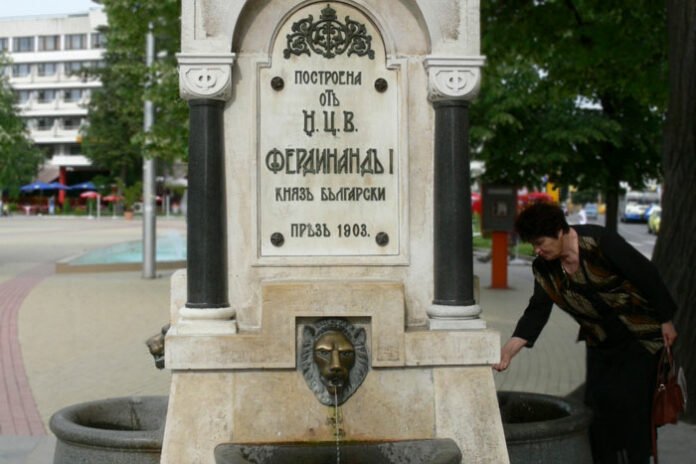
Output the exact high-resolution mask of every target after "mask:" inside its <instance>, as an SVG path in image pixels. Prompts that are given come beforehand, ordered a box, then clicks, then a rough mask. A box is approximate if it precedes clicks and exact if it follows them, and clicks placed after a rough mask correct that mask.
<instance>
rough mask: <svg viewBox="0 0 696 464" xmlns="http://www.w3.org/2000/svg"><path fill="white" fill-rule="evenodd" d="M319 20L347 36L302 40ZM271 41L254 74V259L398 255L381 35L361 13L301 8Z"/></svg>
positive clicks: (389, 81) (392, 75)
mask: <svg viewBox="0 0 696 464" xmlns="http://www.w3.org/2000/svg"><path fill="white" fill-rule="evenodd" d="M312 18H321V19H320V20H319V21H316V22H315V21H314V20H313V19H312ZM339 18H345V21H344V20H342V19H339ZM320 23H321V24H322V25H323V26H322V27H323V28H324V29H322V30H326V28H327V27H328V28H330V29H331V30H332V31H334V32H335V34H339V33H341V34H342V33H343V32H346V31H347V32H349V34H348V35H341V36H340V37H339V35H335V36H333V37H334V39H336V40H334V41H333V42H329V41H328V39H327V42H322V41H321V40H318V39H315V38H313V37H312V36H311V35H308V34H307V33H305V31H307V30H309V29H308V28H312V27H318V26H317V25H318V24H320ZM342 31H343V32H342ZM277 37H278V39H277V40H276V43H275V44H274V46H273V53H272V59H271V66H270V67H267V68H260V70H259V76H258V78H259V79H260V80H261V82H262V85H259V86H258V89H259V100H258V102H259V107H258V111H259V130H258V153H257V156H258V163H257V166H258V179H259V187H258V192H259V207H258V211H259V215H260V217H259V235H258V236H259V242H260V253H261V256H262V257H263V256H268V257H273V256H310V257H311V256H376V257H379V256H390V255H392V256H393V255H397V254H398V253H399V233H400V185H399V175H400V173H399V165H400V162H399V161H400V153H399V144H398V126H399V118H398V114H399V113H398V106H399V100H398V89H399V87H398V85H397V82H398V75H397V73H398V71H396V70H391V69H387V67H386V56H385V54H384V43H383V41H382V37H381V35H380V34H379V31H378V30H377V28H376V27H375V26H374V25H373V24H372V23H371V22H370V20H369V19H368V18H367V17H366V16H365V15H364V14H363V13H362V12H361V11H360V10H358V9H355V8H353V7H351V6H349V5H347V4H344V3H329V4H326V3H323V4H312V5H308V6H306V7H304V8H302V9H300V10H298V11H297V12H296V13H295V14H293V15H292V16H291V17H289V18H288V19H287V21H286V23H284V24H283V25H282V26H281V28H280V31H279V33H278V34H277ZM339 38H341V40H342V42H341V43H339V42H340V41H338V39H339ZM273 79H275V82H276V83H277V82H281V81H282V82H283V85H282V86H281V85H275V86H274V85H272V81H273ZM375 82H381V83H382V85H380V86H376V85H375ZM274 233H276V234H281V235H282V236H283V237H284V241H283V243H282V245H281V246H278V245H277V244H276V245H274V244H273V243H271V240H270V237H272V236H273V234H274ZM379 234H381V235H380V237H387V236H388V237H389V239H388V240H380V239H378V238H377V237H378V235H379Z"/></svg>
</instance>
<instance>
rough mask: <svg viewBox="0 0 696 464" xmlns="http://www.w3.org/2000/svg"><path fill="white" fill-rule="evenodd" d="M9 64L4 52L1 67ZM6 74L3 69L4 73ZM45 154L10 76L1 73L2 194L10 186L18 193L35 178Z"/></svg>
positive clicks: (0, 146) (0, 183) (0, 157)
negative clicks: (19, 106) (31, 130)
mask: <svg viewBox="0 0 696 464" xmlns="http://www.w3.org/2000/svg"><path fill="white" fill-rule="evenodd" d="M7 64H8V61H7V60H6V59H5V57H4V56H2V55H0V69H2V68H3V67H4V66H6V65H7ZM0 74H2V73H0ZM43 161H44V157H43V154H42V153H41V152H40V151H39V150H38V149H37V148H36V147H35V146H34V144H33V143H32V141H31V140H30V139H29V132H28V130H27V129H26V127H25V125H24V121H23V120H22V119H21V118H20V117H19V114H18V113H17V109H16V107H15V97H14V93H13V92H12V89H11V88H10V85H9V83H8V82H7V78H6V77H5V76H4V75H1V76H0V195H2V191H3V190H5V189H7V190H9V191H10V194H16V193H17V192H18V189H19V187H20V186H21V185H22V184H27V183H29V182H31V181H32V180H33V178H34V176H36V173H37V171H38V169H39V166H40V165H41V163H42V162H43Z"/></svg>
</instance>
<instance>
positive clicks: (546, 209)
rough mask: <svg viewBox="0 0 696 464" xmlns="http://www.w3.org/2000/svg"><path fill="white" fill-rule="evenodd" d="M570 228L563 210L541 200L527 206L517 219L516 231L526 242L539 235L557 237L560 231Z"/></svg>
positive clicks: (566, 230) (564, 231)
mask: <svg viewBox="0 0 696 464" xmlns="http://www.w3.org/2000/svg"><path fill="white" fill-rule="evenodd" d="M559 230H562V231H563V233H566V232H568V231H569V230H570V227H569V226H568V222H566V219H565V214H563V210H562V209H561V208H560V207H559V206H557V205H555V204H552V203H547V202H540V203H533V204H531V205H529V206H527V207H526V208H525V209H523V210H522V212H521V213H520V214H519V216H517V219H516V220H515V231H516V232H517V234H518V235H519V236H520V238H521V239H522V240H523V241H525V242H531V241H533V240H535V239H537V238H539V237H551V238H556V237H557V236H558V231H559Z"/></svg>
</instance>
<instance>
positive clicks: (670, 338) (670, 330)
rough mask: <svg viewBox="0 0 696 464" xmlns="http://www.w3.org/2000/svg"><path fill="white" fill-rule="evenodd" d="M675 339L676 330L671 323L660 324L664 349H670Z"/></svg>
mask: <svg viewBox="0 0 696 464" xmlns="http://www.w3.org/2000/svg"><path fill="white" fill-rule="evenodd" d="M676 339H677V330H676V329H675V328H674V324H672V321H667V322H663V323H662V340H664V342H665V346H666V347H668V348H669V347H671V346H672V345H673V344H674V341H675V340H676Z"/></svg>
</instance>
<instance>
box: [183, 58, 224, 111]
mask: <svg viewBox="0 0 696 464" xmlns="http://www.w3.org/2000/svg"><path fill="white" fill-rule="evenodd" d="M235 58H236V55H235V54H234V53H224V54H223V53H216V54H189V53H179V54H178V55H177V59H178V61H179V94H180V95H181V98H183V99H184V100H193V99H196V98H208V99H212V100H223V101H226V100H229V99H230V97H231V96H232V65H233V64H234V60H235Z"/></svg>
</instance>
